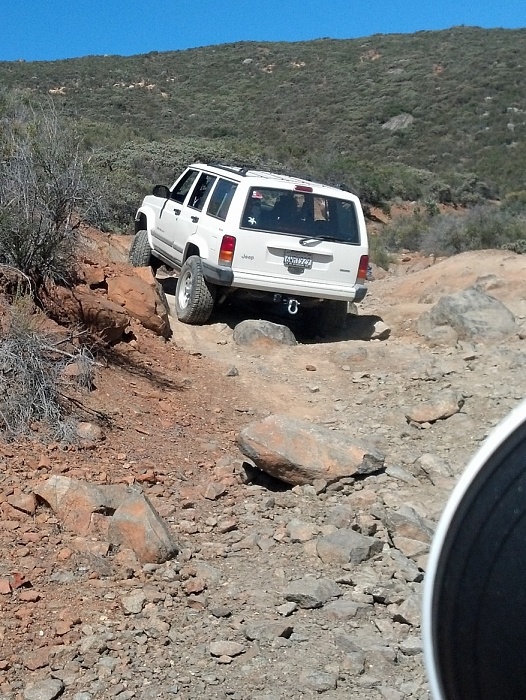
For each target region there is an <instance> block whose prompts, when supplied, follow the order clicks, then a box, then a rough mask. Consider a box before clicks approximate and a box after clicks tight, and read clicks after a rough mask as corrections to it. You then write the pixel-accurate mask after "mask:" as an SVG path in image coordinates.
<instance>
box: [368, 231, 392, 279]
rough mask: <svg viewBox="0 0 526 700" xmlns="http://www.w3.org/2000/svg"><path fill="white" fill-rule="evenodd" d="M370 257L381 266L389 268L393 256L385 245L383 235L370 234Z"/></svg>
mask: <svg viewBox="0 0 526 700" xmlns="http://www.w3.org/2000/svg"><path fill="white" fill-rule="evenodd" d="M369 257H370V259H371V262H372V263H374V264H375V265H377V266H378V267H381V268H382V269H383V270H389V267H390V265H391V263H392V262H393V257H392V255H391V254H390V253H389V251H388V250H387V248H386V247H385V245H384V243H383V240H382V237H381V236H377V235H375V236H369Z"/></svg>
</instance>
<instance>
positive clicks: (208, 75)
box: [0, 27, 526, 201]
mask: <svg viewBox="0 0 526 700" xmlns="http://www.w3.org/2000/svg"><path fill="white" fill-rule="evenodd" d="M524 65H526V30H504V29H494V30H485V29H479V28H469V27H454V28H452V29H448V30H444V31H438V32H418V33H415V34H404V35H401V34H397V35H375V36H371V37H367V38H362V39H353V40H331V39H321V40H317V41H309V42H298V43H256V42H240V43H236V44H229V45H223V46H211V47H204V48H198V49H191V50H187V51H174V52H165V53H157V52H153V53H150V54H146V55H138V56H132V57H119V56H88V57H85V58H79V59H70V60H65V61H52V62H38V63H24V62H11V63H6V62H4V63H0V80H1V82H2V84H3V85H4V86H6V87H7V88H16V89H19V90H25V91H26V92H27V93H28V94H30V95H33V96H36V95H41V96H42V95H49V94H51V95H52V96H53V99H54V100H55V101H56V103H57V105H60V106H61V107H62V109H63V110H64V111H65V113H67V114H69V115H70V116H72V117H75V119H77V120H78V122H79V125H80V126H81V127H82V129H83V131H84V133H85V142H86V145H87V146H89V147H95V148H99V147H103V148H108V147H111V148H118V147H119V146H120V145H122V144H125V147H126V148H127V149H129V148H130V143H131V142H134V141H135V139H144V140H145V141H147V142H149V141H156V142H165V141H167V140H170V139H178V140H181V139H183V143H186V139H191V140H193V139H207V140H211V141H213V142H214V143H216V144H218V147H219V148H220V149H221V148H227V149H228V148H230V147H231V145H232V144H237V143H240V142H241V143H244V144H250V147H249V148H248V149H246V148H245V149H244V154H245V155H246V156H247V157H250V156H255V155H258V156H259V157H260V158H261V157H264V158H266V159H268V160H271V161H274V162H279V163H282V164H283V165H284V166H286V167H290V168H293V169H297V168H298V167H301V168H302V169H303V170H304V171H307V172H310V173H312V174H314V175H317V174H318V177H321V176H322V177H324V178H327V177H333V176H334V177H340V176H342V177H343V179H344V181H345V182H347V183H348V184H349V185H352V186H354V187H356V188H357V189H361V191H363V193H364V194H365V195H366V196H367V197H368V198H370V199H371V200H382V201H385V200H388V199H389V198H390V197H391V196H393V195H394V196H397V195H399V196H404V197H407V198H411V196H412V195H415V196H414V197H413V198H419V197H420V196H421V195H422V194H424V195H426V194H427V192H426V191H425V190H426V189H429V190H430V192H431V195H432V196H433V197H434V198H435V199H436V200H438V201H440V200H441V199H445V200H446V201H447V200H448V199H453V200H455V199H456V197H457V194H458V192H457V191H458V190H459V191H460V195H459V196H460V199H462V198H463V197H465V195H469V197H472V198H473V197H479V196H482V197H487V196H497V195H500V196H502V195H504V194H506V193H507V192H509V191H513V190H522V189H526V186H525V182H524V179H525V176H524V168H523V163H524V161H525V158H526V139H525V136H526V93H525V91H524ZM116 157H117V158H118V157H119V154H118V153H117V156H116ZM431 173H433V175H431ZM469 197H468V198H469Z"/></svg>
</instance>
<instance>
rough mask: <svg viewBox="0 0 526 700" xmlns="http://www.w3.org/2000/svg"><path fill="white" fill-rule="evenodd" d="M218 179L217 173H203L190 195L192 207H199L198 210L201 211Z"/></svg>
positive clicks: (190, 205) (189, 202) (189, 204)
mask: <svg viewBox="0 0 526 700" xmlns="http://www.w3.org/2000/svg"><path fill="white" fill-rule="evenodd" d="M216 180H217V177H216V176H215V175H209V174H208V173H201V175H200V176H199V179H198V180H197V184H196V185H195V187H194V189H193V191H192V194H191V195H190V199H189V201H188V206H189V207H192V209H197V211H201V209H202V208H203V207H204V204H205V202H206V198H207V197H208V195H209V193H210V190H211V189H212V187H213V186H214V182H215V181H216Z"/></svg>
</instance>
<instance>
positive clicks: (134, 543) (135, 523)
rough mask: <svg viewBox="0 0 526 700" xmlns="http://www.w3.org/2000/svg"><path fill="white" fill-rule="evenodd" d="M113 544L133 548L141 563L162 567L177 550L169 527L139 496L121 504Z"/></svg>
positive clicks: (112, 523) (115, 516)
mask: <svg viewBox="0 0 526 700" xmlns="http://www.w3.org/2000/svg"><path fill="white" fill-rule="evenodd" d="M108 538H109V541H110V543H111V544H116V545H122V546H124V547H127V548H128V549H133V551H134V552H135V554H136V555H137V557H138V559H139V561H140V562H142V563H143V564H146V563H152V564H153V563H157V564H160V563H162V562H164V561H167V560H168V559H172V558H173V557H174V556H175V555H176V554H177V551H178V548H177V545H176V544H175V542H174V541H173V539H172V536H171V534H170V531H169V530H168V527H167V526H166V524H165V523H164V521H163V520H162V519H161V517H160V516H159V514H158V513H157V511H156V510H155V508H154V507H153V506H152V504H151V503H150V501H149V500H148V499H147V498H146V497H145V496H142V495H140V494H137V495H135V497H130V498H129V499H128V500H127V501H125V502H124V503H122V505H120V506H119V507H118V508H117V510H116V511H115V513H114V514H113V517H112V518H111V521H110V525H109V529H108Z"/></svg>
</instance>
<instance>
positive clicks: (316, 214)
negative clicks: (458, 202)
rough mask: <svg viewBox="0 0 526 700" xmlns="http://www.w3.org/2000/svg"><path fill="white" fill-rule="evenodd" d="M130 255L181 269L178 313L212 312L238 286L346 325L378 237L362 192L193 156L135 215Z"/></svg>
mask: <svg viewBox="0 0 526 700" xmlns="http://www.w3.org/2000/svg"><path fill="white" fill-rule="evenodd" d="M130 262H131V263H132V265H134V266H136V267H141V266H148V265H150V266H152V268H153V269H154V271H156V270H157V269H158V268H159V267H160V265H162V264H163V263H164V264H165V265H166V266H168V267H170V268H173V269H174V270H175V271H176V272H177V273H178V281H177V288H176V295H175V306H176V311H177V316H178V318H179V320H180V321H183V322H184V323H193V324H203V323H206V322H207V321H208V319H209V318H210V315H211V313H212V311H213V309H214V305H215V304H220V303H222V302H224V301H225V300H226V299H227V298H228V297H229V296H230V295H232V294H235V295H236V296H238V297H239V296H242V295H245V296H248V297H249V298H250V299H252V300H261V301H272V302H274V303H278V304H281V305H284V307H285V309H286V310H287V311H288V313H289V314H292V315H295V314H296V313H298V312H299V313H300V314H301V315H302V316H303V317H304V319H305V320H306V321H307V323H308V325H309V326H310V330H311V331H313V332H317V333H319V334H321V335H324V334H326V333H332V332H335V331H337V330H338V329H339V328H340V327H341V326H342V324H343V323H344V321H345V317H346V313H347V304H348V302H357V301H360V300H361V299H363V297H364V296H365V293H366V287H365V281H366V277H367V269H368V262H369V260H368V243H367V232H366V228H365V220H364V216H363V212H362V207H361V205H360V201H359V199H358V198H357V197H356V196H355V195H353V194H351V193H350V192H347V191H343V190H340V189H338V188H335V187H328V186H326V185H321V184H318V183H316V182H310V181H308V180H303V179H300V178H296V177H290V176H286V175H278V174H274V173H268V172H260V171H257V170H251V169H248V168H240V167H227V166H224V165H205V164H203V163H195V164H193V165H190V166H189V167H188V168H187V169H186V170H185V171H184V172H183V174H182V175H181V176H180V177H179V178H178V179H177V180H176V181H175V183H174V184H173V185H172V186H171V187H166V186H165V185H156V186H155V187H154V188H153V193H152V194H151V195H148V196H147V197H145V198H144V200H143V202H142V204H141V206H140V207H139V209H138V211H137V214H136V216H135V238H134V241H133V244H132V247H131V250H130Z"/></svg>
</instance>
